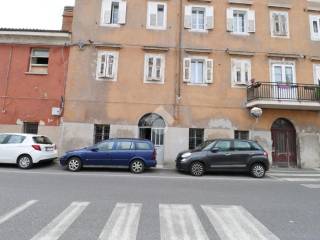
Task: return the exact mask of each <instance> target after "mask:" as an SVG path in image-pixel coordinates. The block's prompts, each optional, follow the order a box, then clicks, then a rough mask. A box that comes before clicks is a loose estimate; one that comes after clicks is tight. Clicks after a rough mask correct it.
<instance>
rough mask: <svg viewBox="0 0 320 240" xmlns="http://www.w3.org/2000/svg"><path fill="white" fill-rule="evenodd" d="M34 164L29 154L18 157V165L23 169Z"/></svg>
mask: <svg viewBox="0 0 320 240" xmlns="http://www.w3.org/2000/svg"><path fill="white" fill-rule="evenodd" d="M32 165H33V163H32V158H31V157H30V156H28V155H23V156H20V157H19V159H18V167H19V168H21V169H29V168H31V167H32Z"/></svg>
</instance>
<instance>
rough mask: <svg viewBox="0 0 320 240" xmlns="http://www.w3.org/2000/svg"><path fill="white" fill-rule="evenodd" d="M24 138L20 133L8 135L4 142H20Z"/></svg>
mask: <svg viewBox="0 0 320 240" xmlns="http://www.w3.org/2000/svg"><path fill="white" fill-rule="evenodd" d="M25 139H26V137H24V136H21V135H10V137H9V139H8V141H7V142H6V144H18V143H22V142H23V141H24V140H25Z"/></svg>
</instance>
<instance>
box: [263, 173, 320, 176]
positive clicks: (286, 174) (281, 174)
mask: <svg viewBox="0 0 320 240" xmlns="http://www.w3.org/2000/svg"><path fill="white" fill-rule="evenodd" d="M268 176H274V177H320V173H316V174H314V173H294V174H292V173H272V174H271V173H270V174H268Z"/></svg>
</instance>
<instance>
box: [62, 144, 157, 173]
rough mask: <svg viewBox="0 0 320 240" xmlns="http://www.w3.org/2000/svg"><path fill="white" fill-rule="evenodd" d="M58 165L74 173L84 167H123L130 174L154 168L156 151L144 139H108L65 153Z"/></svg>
mask: <svg viewBox="0 0 320 240" xmlns="http://www.w3.org/2000/svg"><path fill="white" fill-rule="evenodd" d="M60 164H61V165H62V166H65V167H66V168H67V169H68V170H69V171H72V172H76V171H79V170H81V168H82V167H84V166H123V167H129V169H130V171H131V172H132V173H142V172H143V171H144V170H145V168H150V167H155V166H156V165H157V161H156V149H155V147H154V145H153V143H152V142H151V141H149V140H144V139H129V138H128V139H109V140H106V141H103V142H100V143H98V144H96V145H93V146H90V147H86V148H82V149H79V150H73V151H69V152H66V153H65V155H64V156H62V157H61V158H60Z"/></svg>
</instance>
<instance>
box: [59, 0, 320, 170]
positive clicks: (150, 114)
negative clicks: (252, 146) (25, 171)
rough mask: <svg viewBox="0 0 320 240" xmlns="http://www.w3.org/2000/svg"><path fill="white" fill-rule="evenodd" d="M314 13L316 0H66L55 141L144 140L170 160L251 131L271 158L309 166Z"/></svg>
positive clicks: (318, 162) (318, 27)
mask: <svg viewBox="0 0 320 240" xmlns="http://www.w3.org/2000/svg"><path fill="white" fill-rule="evenodd" d="M319 20H320V2H319V1H315V0H314V1H307V0H208V1H201V0H194V1H188V0H181V1H178V0H174V1H162V0H158V1H153V0H149V1H144V0H135V1H131V0H127V1H125V0H94V1H92V0H77V1H76V5H75V11H74V20H73V35H72V43H73V44H72V47H71V50H70V65H69V71H68V80H67V88H66V101H65V114H64V121H63V125H62V129H61V134H62V141H63V142H62V146H63V148H64V149H65V150H68V149H70V148H75V147H81V146H85V145H90V144H93V143H95V142H98V141H101V140H103V139H107V138H112V137H141V138H148V139H151V140H152V141H153V142H154V143H155V145H156V147H157V149H158V161H159V164H160V165H166V166H174V159H175V157H176V154H177V153H178V152H179V151H182V150H185V149H188V148H190V149H192V148H195V147H196V146H197V145H199V144H201V143H202V142H203V141H205V140H206V139H212V138H233V137H236V138H250V139H254V140H257V141H258V142H259V143H260V144H261V145H262V146H263V147H264V148H265V149H266V150H267V151H268V152H269V155H270V158H271V159H272V161H273V164H274V165H276V166H286V167H303V168H306V167H319V166H320V120H319V110H320V102H319V100H320V96H319V91H318V90H319V88H318V86H319V80H320V21H319ZM252 109H254V110H252ZM260 109H261V110H262V115H261V116H260V114H259V117H258V118H257V117H254V116H253V115H252V113H255V112H257V111H258V112H259V110H260ZM238 147H239V148H240V149H246V147H247V146H238ZM222 148H224V149H225V151H228V150H229V148H230V146H228V145H225V146H222Z"/></svg>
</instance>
